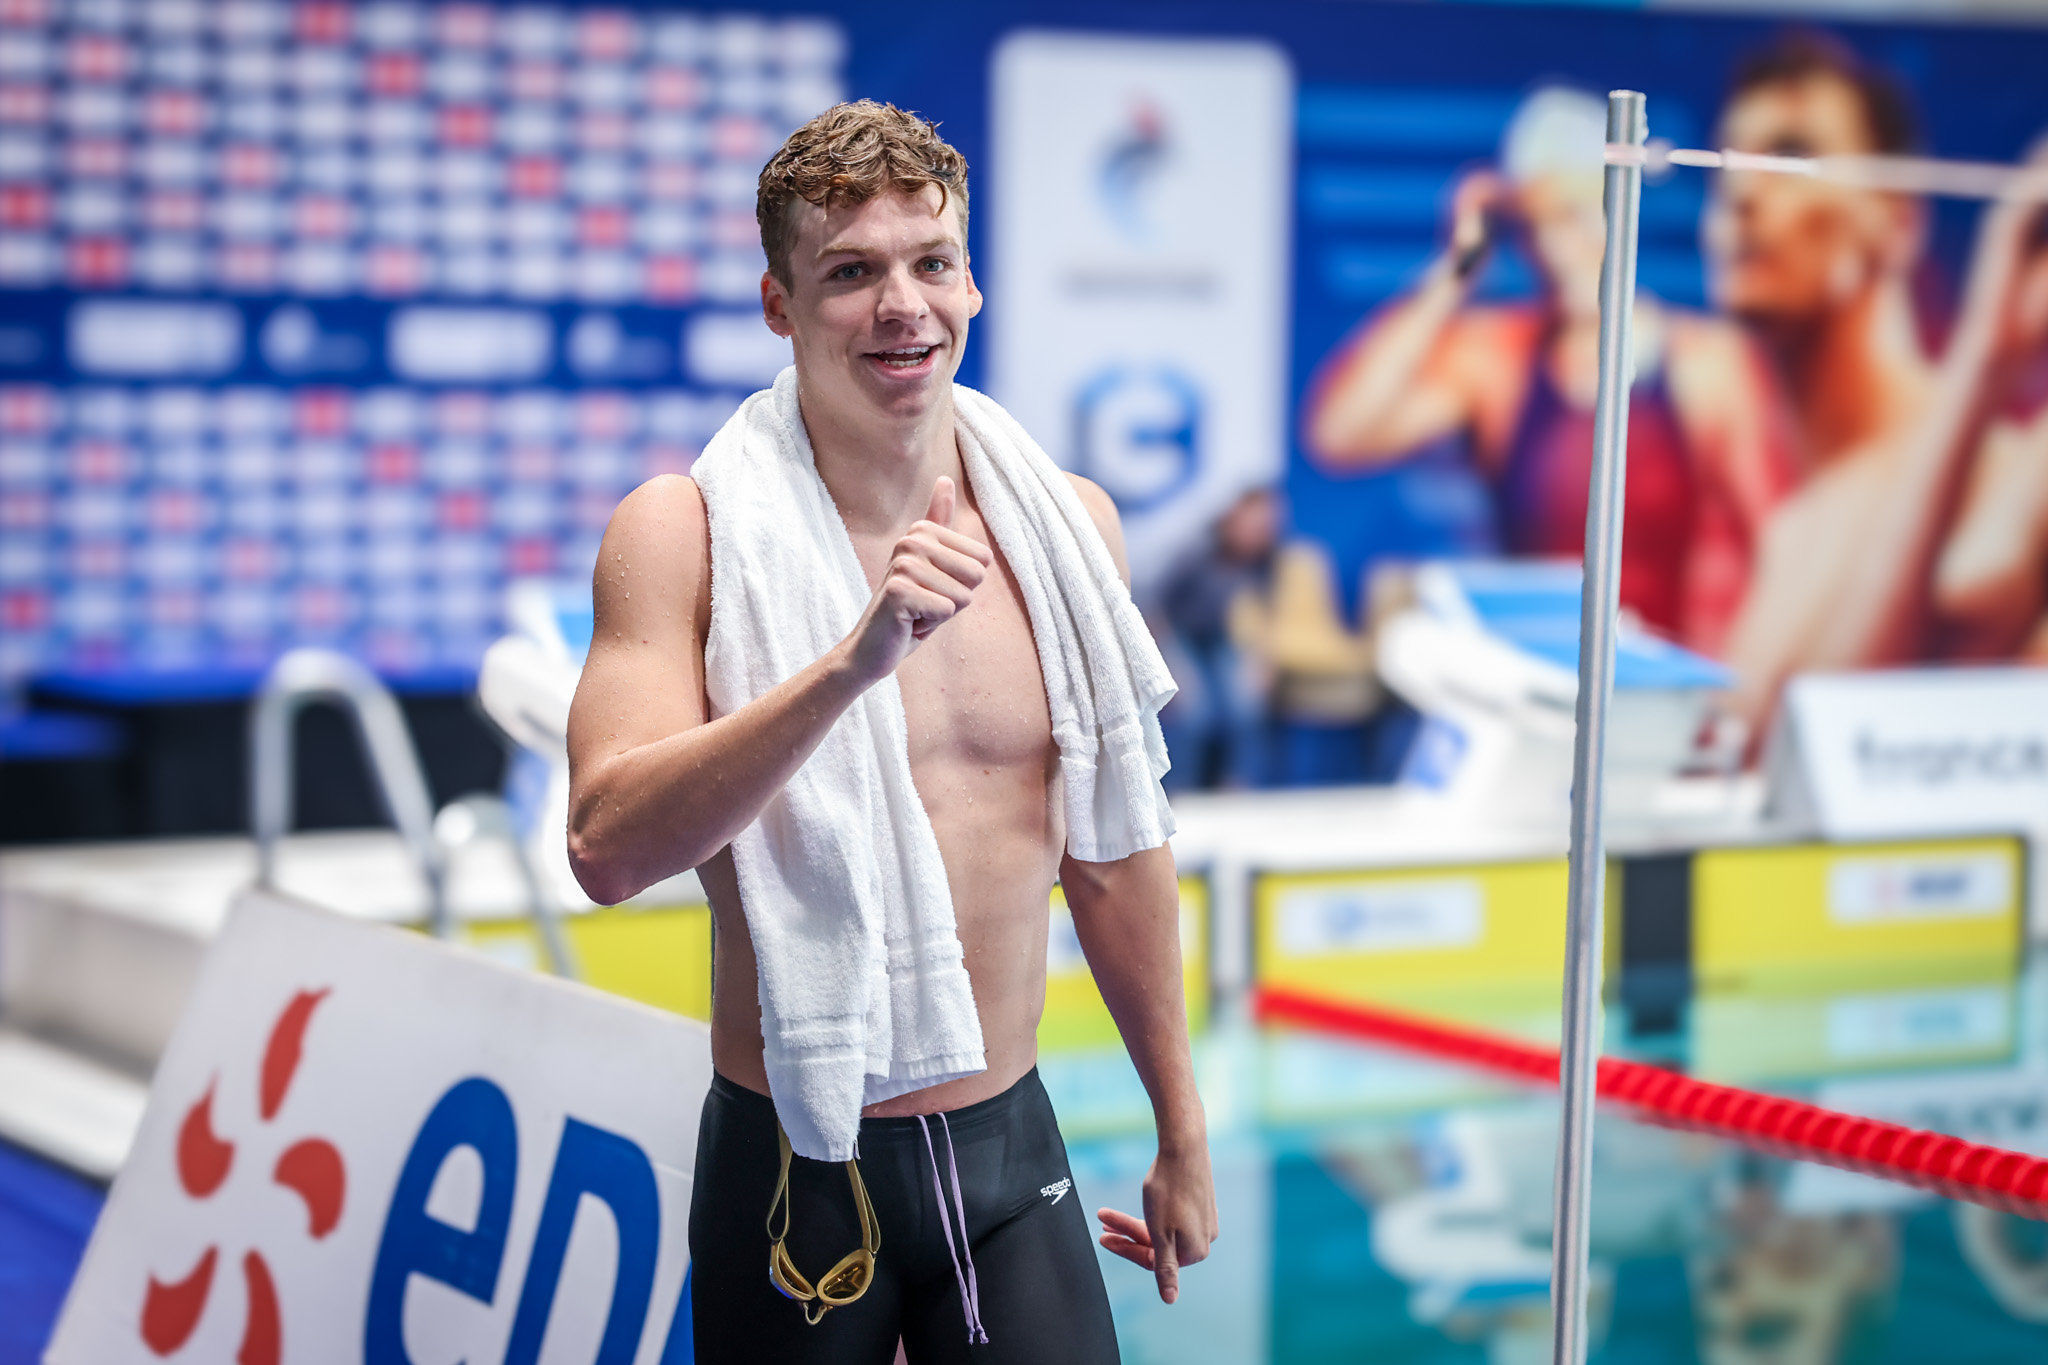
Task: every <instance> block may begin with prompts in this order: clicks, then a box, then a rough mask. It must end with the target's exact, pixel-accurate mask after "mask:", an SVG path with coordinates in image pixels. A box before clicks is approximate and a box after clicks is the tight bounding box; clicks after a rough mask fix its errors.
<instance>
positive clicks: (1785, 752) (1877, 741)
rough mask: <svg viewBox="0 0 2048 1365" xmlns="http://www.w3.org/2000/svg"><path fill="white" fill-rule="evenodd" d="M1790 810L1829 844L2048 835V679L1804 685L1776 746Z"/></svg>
mask: <svg viewBox="0 0 2048 1365" xmlns="http://www.w3.org/2000/svg"><path fill="white" fill-rule="evenodd" d="M1769 768H1770V778H1771V785H1772V791H1773V800H1774V803H1775V804H1776V806H1777V807H1778V808H1779V810H1780V811H1781V812H1782V813H1783V814H1785V815H1787V816H1789V817H1791V818H1793V819H1795V820H1807V821H1811V822H1812V823H1813V824H1814V825H1815V826H1817V827H1818V829H1819V830H1820V832H1822V833H1823V834H1826V835H1827V836H1828V837H1830V838H1871V837H1882V836H1890V835H1901V834H1904V835H1918V834H1946V833H1979V832H1983V831H1987V830H2001V829H2029V828H2036V829H2037V828H2040V827H2042V826H2043V825H2044V824H2048V669H2041V668H2018V667H2001V668H1940V669H1914V670H1897V671H1886V672H1878V673H1855V674H1814V675H1808V676H1806V677H1801V678H1795V679H1794V680H1793V681H1792V684H1791V685H1790V687H1788V688H1787V689H1786V693H1785V711H1784V716H1783V719H1782V720H1781V721H1780V723H1779V727H1778V733H1777V734H1776V735H1775V736H1774V737H1773V739H1772V752H1771V756H1770V763H1769Z"/></svg>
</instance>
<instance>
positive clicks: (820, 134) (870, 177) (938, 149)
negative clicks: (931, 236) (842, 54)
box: [754, 100, 967, 287]
mask: <svg viewBox="0 0 2048 1365" xmlns="http://www.w3.org/2000/svg"><path fill="white" fill-rule="evenodd" d="M930 185H936V186H938V187H939V212H941V213H944V212H945V211H946V206H947V205H948V204H955V205H956V206H957V212H958V213H959V215H960V234H961V237H962V239H963V241H964V239H965V237H966V235H967V158H966V157H964V156H962V155H960V153H959V152H958V151H957V150H955V149H954V147H953V146H952V144H950V143H948V142H947V141H946V140H945V139H944V138H942V137H940V136H939V125H938V124H936V123H928V122H926V121H925V120H924V119H921V118H919V117H918V116H917V115H916V114H914V113H912V112H910V111H909V110H907V109H898V108H897V107H896V106H895V105H893V104H877V103H875V102H874V101H873V100H850V101H848V102H847V103H844V104H835V105H833V106H832V107H831V108H830V109H827V110H826V111H825V112H824V113H822V114H820V115H818V116H817V117H816V118H814V119H812V120H811V121H810V122H809V123H806V124H805V125H804V126H803V127H801V128H799V129H797V130H796V131H795V132H793V133H791V134H790V135H789V140H788V141H786V142H784V143H783V144H782V146H781V148H780V149H779V150H778V151H777V152H776V153H775V155H774V156H772V157H770V158H768V164H767V165H766V166H763V167H762V168H761V182H760V189H759V191H758V193H757V194H756V196H755V200H754V219H755V221H756V222H758V223H759V224H760V225H761V250H762V251H763V252H765V253H766V254H767V257H768V269H769V271H770V272H771V273H773V274H774V276H775V278H776V279H778V280H780V281H782V283H783V285H784V287H787V286H788V285H789V282H790V280H789V253H790V252H791V251H792V250H793V249H794V248H795V246H796V222H797V214H796V205H797V202H798V201H799V200H801V201H803V202H805V203H811V204H816V205H817V206H818V207H819V208H831V207H833V206H834V205H838V204H865V203H866V202H867V201H868V200H870V199H872V198H874V197H875V196H876V195H878V194H881V193H883V192H884V191H888V190H894V191H897V192H899V193H902V194H913V195H915V194H922V193H924V191H925V188H926V187H927V186H930Z"/></svg>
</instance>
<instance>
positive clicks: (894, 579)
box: [847, 476, 995, 684]
mask: <svg viewBox="0 0 2048 1365" xmlns="http://www.w3.org/2000/svg"><path fill="white" fill-rule="evenodd" d="M954 498H955V492H954V488H953V481H952V480H951V479H950V478H946V477H944V476H941V477H940V479H939V481H938V482H937V483H935V484H933V485H932V497H931V503H930V505H929V506H928V507H926V509H925V514H924V516H923V517H921V518H920V519H919V520H917V521H915V522H913V523H912V524H911V527H910V529H909V530H908V531H906V532H904V533H903V537H902V539H900V540H898V541H897V542H896V545H895V548H894V549H893V550H892V551H891V552H890V555H889V565H888V568H887V569H886V570H884V572H883V574H882V583H881V586H880V587H878V588H876V589H875V595H874V597H873V598H872V599H870V600H869V602H868V607H867V610H866V611H865V612H864V613H862V615H861V619H860V623H859V624H858V625H856V626H855V627H854V629H853V634H852V635H850V636H849V637H847V646H848V649H849V652H850V654H851V657H852V660H853V666H854V669H855V672H856V673H857V674H858V675H859V676H860V677H861V678H863V679H864V680H866V681H867V682H868V683H870V684H872V683H875V682H879V681H880V680H881V679H883V678H885V677H887V676H888V675H889V674H891V673H893V672H894V671H895V670H896V665H898V664H900V663H902V662H903V660H904V659H905V658H907V657H909V655H910V652H911V651H912V650H914V649H916V648H917V646H918V643H919V642H920V641H922V640H924V639H925V638H926V637H927V636H929V635H930V634H931V633H932V632H933V631H935V630H937V629H938V628H939V627H940V626H942V625H944V624H945V623H946V622H948V621H950V620H952V619H953V618H954V617H955V616H956V615H958V614H959V613H960V612H962V611H965V610H966V609H967V605H968V603H970V602H971V601H973V600H974V590H975V588H977V587H979V586H980V585H981V580H982V579H983V578H985V577H987V576H988V570H989V566H990V565H991V564H993V563H995V554H994V552H993V551H991V550H990V549H989V547H988V546H986V545H984V544H982V543H981V542H980V541H978V540H976V539H975V538H974V537H972V536H970V535H967V534H965V533H964V532H961V531H956V530H954V529H953V503H954Z"/></svg>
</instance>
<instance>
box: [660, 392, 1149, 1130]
mask: <svg viewBox="0 0 2048 1365" xmlns="http://www.w3.org/2000/svg"><path fill="white" fill-rule="evenodd" d="M953 401H954V407H955V410H956V412H957V414H958V436H959V443H960V451H961V456H962V461H963V465H964V467H965V471H966V475H967V481H968V484H969V487H970V488H971V489H972V492H973V495H974V498H975V502H976V504H977V506H978V507H979V509H980V512H981V515H982V518H983V519H984V520H985V521H986V522H987V523H988V528H989V532H990V534H991V536H992V537H993V538H994V540H995V543H996V546H997V547H998V548H999V549H1000V550H1001V551H1002V554H1003V556H1004V558H1005V559H1007V560H1008V561H1009V564H1010V568H1011V570H1012V571H1013V572H1014V573H1015V574H1016V577H1017V581H1018V584H1019V586H1020V587H1021V589H1022V591H1023V596H1024V605H1025V609H1026V611H1027V613H1028V614H1029V616H1030V618H1031V631H1032V636H1033V638H1034V639H1035V641H1036V642H1037V646H1038V660H1039V666H1040V668H1041V669H1042V670H1043V671H1044V675H1045V691H1046V698H1047V700H1048V702H1049V703H1050V708H1051V712H1052V726H1053V738H1054V741H1055V743H1056V744H1057V745H1058V747H1059V753H1060V771H1059V778H1058V780H1059V782H1060V786H1061V802H1062V805H1063V807H1064V808H1065V811H1066V819H1067V850H1068V852H1069V853H1071V854H1072V855H1073V856H1074V857H1076V858H1080V859H1084V860H1087V861H1091V862H1107V861H1111V860H1114V859H1117V858H1122V857H1125V856H1127V855H1128V854H1131V853H1135V852H1137V851H1139V850H1141V849H1147V848H1154V847H1157V846H1158V845H1160V844H1162V843H1164V842H1165V841H1166V840H1167V838H1168V837H1169V836H1170V835H1171V834H1172V833H1173V817H1172V814H1171V812H1170V810H1169V809H1168V807H1167V804H1166V796H1165V793H1164V792H1163V791H1162V790H1161V789H1160V785H1159V779H1160V777H1161V775H1162V774H1164V773H1165V771H1166V766H1167V759H1166V745H1165V741H1164V740H1163V739H1162V738H1161V736H1160V732H1159V719H1158V717H1159V708H1160V707H1162V706H1164V705H1165V704H1166V702H1167V700H1168V699H1169V698H1170V697H1172V696H1173V693H1174V684H1173V679H1172V678H1171V676H1169V675H1168V673H1167V671H1166V665H1165V662H1164V661H1163V660H1162V659H1161V658H1160V656H1159V650H1158V648H1157V646H1155V645H1154V644H1153V642H1152V637H1151V635H1150V634H1149V633H1148V632H1147V631H1146V629H1145V625H1144V622H1143V620H1142V619H1140V617H1139V615H1138V611H1137V608H1136V607H1135V606H1133V605H1132V603H1131V597H1130V593H1129V591H1128V590H1126V589H1125V587H1124V584H1123V580H1122V579H1121V578H1120V577H1119V576H1118V574H1117V570H1116V564H1115V562H1114V561H1113V560H1112V559H1111V558H1110V554H1109V548H1108V546H1106V545H1105V544H1104V543H1103V541H1102V537H1101V535H1100V534H1099V533H1098V532H1097V531H1096V529H1095V524H1094V523H1093V522H1092V521H1091V520H1090V519H1089V516H1088V511H1087V509H1086V508H1085V507H1084V506H1083V505H1082V503H1081V499H1080V496H1079V495H1078V494H1077V493H1076V492H1075V491H1074V488H1073V485H1072V484H1071V483H1070V482H1068V480H1067V478H1066V476H1065V475H1064V474H1062V473H1061V472H1060V470H1059V467H1058V466H1057V465H1055V464H1054V463H1053V462H1052V460H1051V458H1050V457H1049V456H1047V455H1046V453H1045V452H1044V451H1043V450H1041V449H1039V447H1038V445H1037V443H1036V442H1034V441H1033V440H1032V439H1031V437H1030V436H1029V435H1028V434H1026V433H1025V431H1024V429H1023V428H1022V427H1021V426H1019V425H1018V424H1017V422H1016V421H1015V420H1014V419H1013V418H1011V416H1010V415H1009V414H1008V413H1007V412H1005V411H1003V409H1002V408H1001V407H1000V406H999V405H998V404H996V403H995V402H994V401H993V400H991V399H989V398H988V397H986V396H985V395H983V394H980V393H977V392H975V391H974V390H972V389H969V388H965V387H961V386H957V385H956V386H955V388H954V390H953ZM691 474H692V476H693V477H694V478H695V479H696V481H697V486H698V488H699V489H700V490H701V491H702V493H703V496H704V505H705V510H706V513H707V515H708V517H709V520H710V527H711V629H710V634H709V636H708V638H707V640H706V642H705V648H704V674H705V691H706V693H707V695H708V697H709V699H710V702H711V710H712V714H713V715H714V716H720V715H725V714H728V713H730V712H732V711H735V710H738V709H739V708H740V707H742V706H745V705H746V704H747V703H748V702H750V701H752V700H754V699H755V698H756V697H759V696H760V695H761V694H762V693H764V692H766V691H768V690H769V689H770V688H772V687H774V686H776V685H777V684H778V683H781V682H783V681H784V680H786V679H788V678H790V677H791V676H793V675H794V674H796V673H798V672H800V671H801V670H803V669H804V668H806V667H808V666H810V664H812V663H813V662H815V661H816V660H817V659H818V658H819V657H820V656H822V655H823V654H825V653H826V651H828V650H830V649H831V648H832V647H833V646H834V645H837V644H838V643H839V642H840V641H841V640H843V639H845V638H846V637H847V636H848V635H849V634H851V633H852V631H853V628H854V626H855V625H856V624H858V622H859V620H860V616H861V613H862V612H863V611H864V610H866V608H867V604H868V601H869V599H870V598H871V597H872V596H873V590H872V589H871V588H870V587H869V586H868V581H867V576H866V574H865V573H864V572H863V571H862V569H861V567H860V562H859V560H858V559H857V558H856V557H855V555H854V550H853V541H852V539H851V538H850V537H849V536H848V535H847V531H846V524H845V522H844V521H843V520H841V518H840V516H839V509H838V508H837V507H836V506H835V505H834V504H833V502H832V497H831V494H830V493H829V492H828V491H827V490H826V488H825V484H824V481H823V480H822V479H820V478H819V477H818V471H817V466H816V464H815V462H814V459H813V457H812V453H811V444H810V439H809V437H808V435H807V434H806V433H805V431H804V424H803V418H802V415H801V414H800V412H799V411H798V407H797V393H796V371H795V369H794V368H790V369H785V370H784V371H783V372H782V373H781V375H780V376H778V377H777V378H776V381H775V384H774V387H773V388H770V389H765V390H763V391H762V392H760V393H757V394H754V395H753V396H752V397H750V398H748V399H747V400H746V402H744V403H742V404H741V405H740V408H739V411H738V412H736V413H734V414H733V416H732V419H731V420H730V421H728V422H727V423H726V424H725V426H724V427H722V428H721V429H720V430H719V432H718V434H717V435H716V436H714V437H713V438H712V439H711V443H710V444H709V445H707V446H706V447H705V448H704V453H703V454H702V455H701V456H699V457H698V459H697V462H696V464H695V466H694V467H693V468H692V470H691ZM905 529H906V530H907V529H908V528H907V527H906V528H905ZM942 629H943V627H942ZM732 851H733V863H734V867H735V869H736V871H737V872H738V876H739V891H740V901H741V904H742V906H743V907H744V909H745V912H746V917H747V929H748V933H749V935H750V936H751V938H752V940H753V947H754V954H755V958H756V961H757V962H758V964H759V971H760V983H761V1027H762V1034H763V1037H764V1039H765V1040H766V1044H767V1057H766V1061H767V1069H768V1086H769V1090H770V1092H771V1093H772V1095H773V1097H774V1100H775V1110H776V1113H777V1115H778V1116H779V1117H780V1118H781V1120H782V1125H783V1127H784V1128H785V1129H786V1130H788V1133H789V1140H790V1145H791V1146H792V1147H793V1148H794V1149H795V1150H796V1151H797V1152H798V1153H800V1154H801V1155H803V1156H807V1157H813V1158H816V1159H819V1160H825V1161H844V1160H846V1159H848V1158H849V1157H851V1156H852V1155H853V1154H854V1139H855V1135H856V1134H857V1133H858V1131H859V1125H860V1111H861V1107H862V1106H863V1105H866V1104H873V1103H876V1102H878V1101H880V1100H884V1099H888V1098H890V1097H891V1096H894V1095H901V1094H904V1093H906V1092H908V1091H912V1090H921V1089H924V1088H925V1087H927V1086H933V1085H938V1084H941V1083H943V1082H945V1081H949V1080H955V1079H957V1078H959V1077H961V1076H968V1075H973V1074H975V1073H976V1072H979V1071H981V1070H983V1069H984V1068H985V1067H986V1064H987V1063H986V1060H985V1056H984V1052H983V1047H982V1037H981V1022H980V1018H979V1016H978V1015H977V1014H976V1013H975V1008H974V994H973V990H972V987H971V986H970V985H969V982H968V979H967V970H966V968H965V966H964V965H963V963H962V954H961V948H960V938H959V935H958V934H957V933H956V932H955V930H954V923H953V900H952V892H951V890H950V888H949V887H948V885H947V882H946V869H945V865H944V863H943V862H942V861H941V860H940V857H939V846H938V840H937V838H936V836H935V835H934V834H933V833H932V824H931V819H930V817H929V816H928V815H926V813H925V809H924V806H923V804H922V802H921V801H920V800H919V798H918V795H917V788H916V787H915V786H914V785H913V783H912V781H911V774H910V750H909V743H908V734H907V730H906V727H905V722H904V713H903V694H902V692H901V691H900V690H899V689H898V687H897V684H896V679H895V677H894V676H893V675H892V676H890V677H888V678H885V679H883V680H882V681H881V682H879V683H877V684H875V685H874V686H873V687H871V688H869V689H868V690H867V692H866V693H865V694H863V695H862V697H861V698H860V700H858V701H857V702H855V703H854V704H853V705H852V706H851V707H849V708H848V709H847V711H846V712H845V714H844V715H842V716H841V717H840V718H839V720H838V721H837V722H836V723H835V724H834V725H833V726H832V729H831V730H830V731H829V732H828V733H827V734H826V736H825V738H824V740H823V742H821V743H820V744H819V745H818V747H817V749H816V751H814V752H813V753H812V755H811V756H810V758H809V759H808V760H806V761H805V763H804V765H803V766H802V767H801V768H799V769H798V770H797V772H796V774H795V775H794V776H793V777H791V778H790V780H789V782H788V783H787V784H785V785H784V787H783V789H782V790H781V791H780V792H779V793H777V794H776V796H775V797H774V799H773V800H771V801H770V802H769V803H768V806H767V808H766V809H765V810H763V811H762V813H761V817H760V818H759V819H758V820H756V821H754V822H753V823H752V824H750V825H748V826H747V827H746V828H745V829H744V830H742V831H741V832H740V833H739V834H738V835H737V836H736V837H735V838H734V839H733V841H732Z"/></svg>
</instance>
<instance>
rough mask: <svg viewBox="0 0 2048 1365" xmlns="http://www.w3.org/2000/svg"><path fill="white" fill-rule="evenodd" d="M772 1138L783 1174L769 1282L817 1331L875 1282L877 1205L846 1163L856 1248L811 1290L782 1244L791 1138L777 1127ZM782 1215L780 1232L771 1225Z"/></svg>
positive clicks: (774, 1203) (771, 1212)
mask: <svg viewBox="0 0 2048 1365" xmlns="http://www.w3.org/2000/svg"><path fill="white" fill-rule="evenodd" d="M775 1139H776V1141H777V1143H778V1144H779V1145H780V1146H781V1148H782V1173H781V1174H780V1175H778V1176H777V1177H776V1179H775V1197H774V1198H773V1199H771V1200H769V1201H768V1278H769V1279H770V1280H772V1281H773V1282H774V1284H775V1288H776V1289H777V1290H778V1291H780V1292H781V1294H782V1296H783V1297H784V1298H786V1299H794V1300H796V1302H798V1303H800V1304H802V1305H803V1306H804V1321H806V1322H808V1323H810V1324H811V1326H813V1327H816V1326H817V1325H818V1324H819V1323H820V1322H822V1321H824V1318H825V1314H826V1313H828V1312H830V1311H831V1310H832V1309H834V1308H844V1307H845V1306H846V1305H847V1304H849V1303H852V1302H853V1301H854V1300H855V1299H858V1298H859V1297H860V1296H861V1295H863V1294H865V1293H867V1292H868V1286H869V1285H871V1284H873V1283H874V1282H875V1257H876V1256H878V1255H880V1254H881V1251H882V1229H881V1225H880V1224H879V1223H878V1222H876V1221H875V1206H874V1205H873V1204H872V1203H870V1202H869V1200H868V1187H867V1186H866V1185H865V1184H864V1183H862V1181H861V1178H860V1167H859V1166H858V1165H856V1164H855V1163H853V1162H851V1161H849V1162H847V1163H846V1178H847V1180H849V1181H850V1182H852V1185H853V1206H854V1208H855V1210H856V1211H858V1212H859V1214H860V1243H861V1244H860V1245H859V1246H857V1247H855V1248H854V1249H853V1250H852V1251H849V1252H847V1253H846V1255H844V1256H842V1257H840V1258H839V1264H837V1265H835V1266H833V1267H832V1268H831V1269H830V1270H828V1271H826V1272H825V1273H824V1274H823V1275H821V1276H820V1277H819V1278H818V1283H817V1286H816V1287H815V1288H813V1287H812V1285H811V1282H810V1281H809V1280H806V1279H805V1278H804V1277H803V1273H802V1272H801V1271H799V1270H798V1269H797V1268H796V1263H795V1262H793V1261H791V1260H790V1259H789V1249H788V1248H787V1247H786V1246H784V1245H783V1242H784V1240H785V1239H786V1238H787V1237H788V1236H789V1206H790V1203H791V1202H792V1201H791V1199H790V1195H789V1160H790V1149H789V1134H788V1133H785V1132H784V1131H783V1130H782V1125H781V1124H780V1123H778V1124H776V1125H775ZM778 1208H780V1209H781V1210H782V1227H781V1228H780V1229H779V1230H778V1229H777V1228H776V1226H775V1211H776V1209H778Z"/></svg>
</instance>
